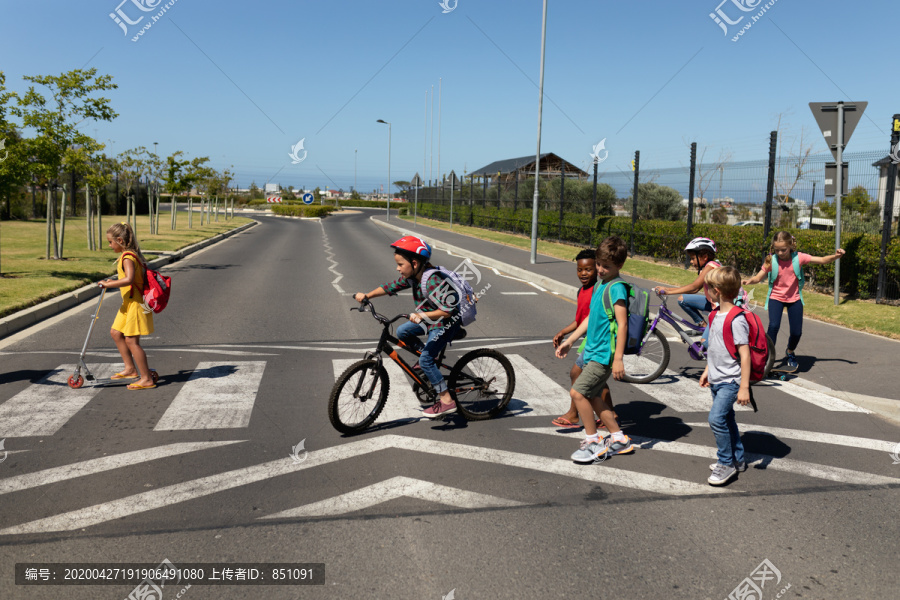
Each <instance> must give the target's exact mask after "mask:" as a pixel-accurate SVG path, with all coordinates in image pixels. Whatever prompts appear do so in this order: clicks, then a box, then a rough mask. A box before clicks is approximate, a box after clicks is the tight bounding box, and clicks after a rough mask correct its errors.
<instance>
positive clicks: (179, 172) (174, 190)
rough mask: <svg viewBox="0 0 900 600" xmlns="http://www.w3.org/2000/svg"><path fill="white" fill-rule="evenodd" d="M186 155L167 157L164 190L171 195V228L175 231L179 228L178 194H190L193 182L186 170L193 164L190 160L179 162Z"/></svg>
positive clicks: (175, 154)
mask: <svg viewBox="0 0 900 600" xmlns="http://www.w3.org/2000/svg"><path fill="white" fill-rule="evenodd" d="M183 154H184V152H182V151H181V150H178V151H177V152H173V153H172V154H171V155H170V156H167V157H166V167H165V170H164V172H163V189H164V190H166V192H167V193H168V194H169V195H170V196H169V199H170V200H171V209H172V214H171V223H170V226H171V228H172V229H173V230H174V229H175V228H176V226H177V221H176V220H177V210H178V194H181V193H182V192H189V191H190V190H191V182H190V181H189V180H188V178H187V172H186V171H185V168H186V167H188V166H189V165H190V164H191V161H189V160H179V158H180V157H181V156H182V155H183Z"/></svg>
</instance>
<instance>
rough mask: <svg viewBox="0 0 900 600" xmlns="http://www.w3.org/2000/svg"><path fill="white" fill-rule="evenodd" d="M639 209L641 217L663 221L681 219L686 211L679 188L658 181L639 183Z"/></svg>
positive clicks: (639, 216)
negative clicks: (660, 183)
mask: <svg viewBox="0 0 900 600" xmlns="http://www.w3.org/2000/svg"><path fill="white" fill-rule="evenodd" d="M629 205H631V201H629ZM637 210H638V218H639V219H647V220H651V219H657V220H662V221H679V220H681V219H682V218H683V217H684V213H685V211H684V208H683V207H682V205H681V194H680V193H679V192H678V190H675V189H673V188H670V187H668V186H665V185H659V184H658V183H639V184H638V206H637Z"/></svg>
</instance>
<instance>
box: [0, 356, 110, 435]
mask: <svg viewBox="0 0 900 600" xmlns="http://www.w3.org/2000/svg"><path fill="white" fill-rule="evenodd" d="M117 366H118V365H116V364H115V363H101V364H99V365H97V366H96V367H95V368H94V370H93V374H94V376H95V377H97V378H98V379H103V378H107V377H110V376H112V375H113V373H115V372H116V371H115V368H116V367H117ZM74 371H75V365H60V366H58V367H57V368H56V369H54V370H53V371H50V373H48V374H47V375H46V376H45V377H43V378H42V379H41V380H40V381H38V382H37V383H33V384H31V385H30V386H28V387H27V388H25V389H24V390H22V391H21V392H19V393H18V394H16V395H15V396H13V397H12V398H10V399H9V400H7V401H6V402H4V403H3V404H2V405H0V438H13V437H27V436H33V435H53V434H54V433H56V432H57V431H58V430H59V428H60V427H62V426H63V425H65V424H66V421H68V420H69V419H71V418H72V417H73V416H75V413H77V412H78V411H79V410H81V409H82V408H84V406H85V405H86V404H87V403H88V402H90V401H91V399H92V398H93V397H94V396H96V395H97V394H98V393H99V392H100V390H101V389H103V388H101V387H94V386H89V387H83V388H81V389H77V390H74V389H71V388H70V387H69V386H68V384H67V383H66V380H67V379H68V378H69V375H71V374H72V373H73V372H74Z"/></svg>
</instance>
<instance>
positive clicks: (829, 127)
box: [809, 102, 869, 160]
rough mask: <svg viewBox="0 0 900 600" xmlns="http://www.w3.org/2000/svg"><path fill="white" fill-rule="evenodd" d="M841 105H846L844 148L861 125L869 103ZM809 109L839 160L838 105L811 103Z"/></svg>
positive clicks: (826, 141) (833, 153) (844, 103)
mask: <svg viewBox="0 0 900 600" xmlns="http://www.w3.org/2000/svg"><path fill="white" fill-rule="evenodd" d="M840 104H843V105H844V110H843V114H844V139H843V140H840V144H841V146H842V147H843V146H846V145H847V142H849V141H850V136H851V135H853V131H854V130H855V129H856V126H857V124H859V120H860V119H861V118H862V114H863V112H864V111H865V110H866V107H867V106H868V105H869V103H868V102H843V103H840ZM809 108H810V110H812V113H813V116H814V117H815V118H816V123H818V124H819V129H821V130H822V135H823V136H824V137H825V143H826V144H828V149H829V150H831V154H832V155H833V156H834V160H837V159H838V155H837V145H838V139H837V135H838V122H837V120H838V104H837V103H834V102H810V103H809Z"/></svg>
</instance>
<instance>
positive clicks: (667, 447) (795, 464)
mask: <svg viewBox="0 0 900 600" xmlns="http://www.w3.org/2000/svg"><path fill="white" fill-rule="evenodd" d="M514 431H525V432H529V433H543V434H545V435H555V436H565V435H566V434H563V433H560V432H559V429H557V428H555V427H531V428H525V429H516V430H514ZM630 437H631V441H632V442H633V443H635V444H637V445H638V448H641V449H644V450H661V451H663V452H671V453H674V454H685V455H688V456H696V457H699V458H705V459H709V460H716V448H715V447H710V446H700V445H698V444H688V443H685V442H672V441H669V440H660V439H656V438H648V437H643V436H638V435H633V436H630ZM569 438H570V439H571V436H569ZM744 457H745V460H746V461H747V464H749V465H754V464H761V465H762V468H763V469H772V470H773V471H785V472H788V473H794V474H796V475H805V476H807V477H814V478H816V479H826V480H828V481H837V482H840V483H849V484H853V485H885V484H900V479H897V478H894V477H884V476H883V475H875V474H873V473H865V472H863V471H853V470H851V469H843V468H840V467H832V466H828V465H818V464H815V463H810V462H804V461H800V460H794V459H790V458H778V457H776V456H769V455H766V454H754V453H751V452H746V453H745V454H744Z"/></svg>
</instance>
